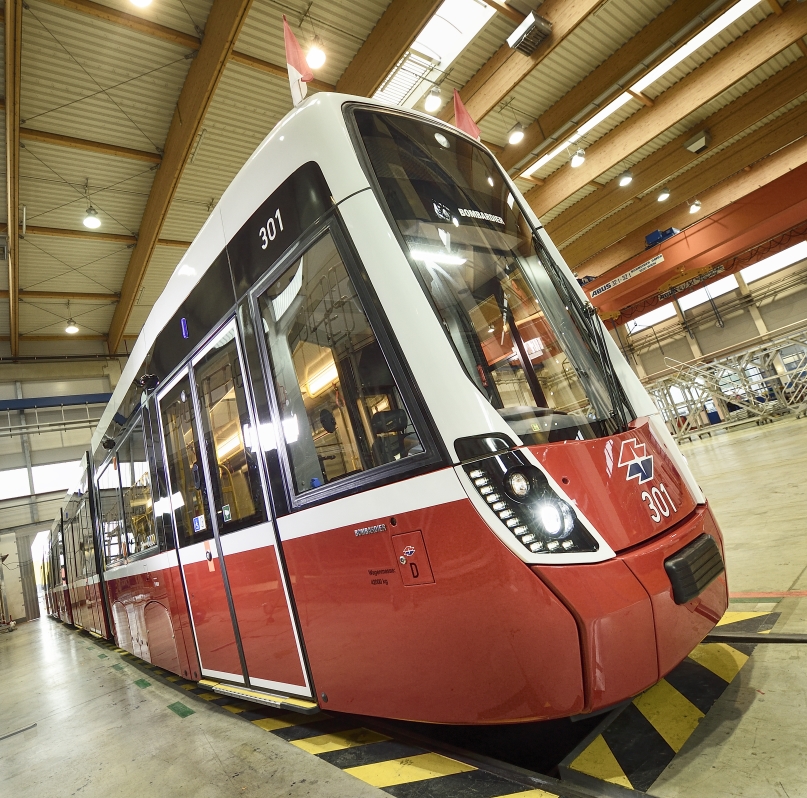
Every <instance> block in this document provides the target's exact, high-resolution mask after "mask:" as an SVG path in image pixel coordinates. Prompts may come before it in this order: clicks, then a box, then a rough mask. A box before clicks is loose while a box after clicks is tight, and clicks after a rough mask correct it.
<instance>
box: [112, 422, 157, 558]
mask: <svg viewBox="0 0 807 798" xmlns="http://www.w3.org/2000/svg"><path fill="white" fill-rule="evenodd" d="M118 469H119V471H120V481H121V490H122V497H123V516H124V520H125V522H126V536H127V540H128V541H129V556H131V555H133V554H138V553H140V552H141V551H145V550H146V549H150V548H152V547H153V546H156V545H157V535H156V532H155V529H154V512H153V507H152V501H153V500H152V495H151V473H150V470H149V464H148V460H147V459H146V448H145V443H144V440H143V424H142V421H138V422H137V424H136V425H135V427H134V429H133V430H132V434H131V435H129V437H128V438H127V439H126V440H125V441H124V442H123V444H121V447H120V449H119V450H118Z"/></svg>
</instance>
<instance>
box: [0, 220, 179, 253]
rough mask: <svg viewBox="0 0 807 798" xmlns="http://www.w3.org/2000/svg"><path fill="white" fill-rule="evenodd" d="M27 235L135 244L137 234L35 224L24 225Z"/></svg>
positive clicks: (162, 242)
mask: <svg viewBox="0 0 807 798" xmlns="http://www.w3.org/2000/svg"><path fill="white" fill-rule="evenodd" d="M7 230H8V225H7V224H6V223H5V222H0V233H5V232H6V231H7ZM25 233H26V235H27V236H52V237H55V238H81V239H83V240H85V241H106V242H109V243H111V244H136V243H137V236H132V235H123V234H121V233H91V232H90V231H89V230H73V229H70V228H65V227H38V226H37V225H32V224H29V225H26V229H25ZM190 245H191V244H190V241H176V240H173V239H170V238H159V239H157V246H158V247H175V248H176V249H187V248H188V247H189V246H190Z"/></svg>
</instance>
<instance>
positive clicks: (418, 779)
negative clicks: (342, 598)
mask: <svg viewBox="0 0 807 798" xmlns="http://www.w3.org/2000/svg"><path fill="white" fill-rule="evenodd" d="M99 643H100V644H101V645H103V646H105V647H106V648H108V649H110V650H111V651H113V652H115V653H117V654H120V655H121V657H123V658H124V659H126V661H127V662H129V663H130V664H131V665H134V666H136V667H138V668H142V669H144V670H146V671H148V672H149V673H150V674H151V675H153V676H157V677H158V678H160V679H161V680H165V681H167V682H169V683H171V684H172V685H173V686H174V687H176V688H179V689H181V690H184V691H186V693H187V694H188V695H193V696H195V697H196V698H199V699H201V700H203V701H205V702H207V703H209V704H213V705H216V706H219V707H221V708H222V709H224V710H226V711H228V712H231V713H233V714H234V715H237V716H238V717H239V718H241V719H243V720H245V721H248V722H250V723H252V724H253V725H255V726H257V727H258V728H259V729H262V730H263V731H265V732H269V733H271V734H274V735H275V736H277V737H280V738H281V739H283V740H285V741H286V742H288V743H289V744H291V745H293V746H295V747H296V748H299V749H300V750H302V751H305V752H307V753H309V754H312V755H314V756H316V757H318V758H319V759H323V760H325V761H326V762H328V763H330V764H331V765H333V766H334V767H337V768H339V769H340V770H343V771H345V773H349V774H350V775H351V776H354V777H355V778H357V779H359V780H360V781H363V782H365V783H366V784H370V785H371V786H373V787H377V788H379V789H381V790H383V791H384V792H386V793H389V794H390V795H393V796H396V797H397V798H460V796H462V797H463V798H465V796H473V798H499V796H502V797H503V796H514V798H515V797H516V796H517V798H558V793H557V792H547V791H546V790H542V789H530V788H528V787H525V786H524V785H523V784H520V783H517V782H514V781H511V780H509V779H506V778H504V777H502V776H499V775H498V774H495V773H491V772H489V771H487V770H483V769H481V768H478V767H475V766H474V765H471V764H468V763H466V762H461V761H459V760H458V759H452V758H451V757H448V756H444V755H443V754H440V753H438V752H436V751H430V750H429V749H428V748H426V747H422V746H419V745H413V744H410V743H409V742H406V741H402V740H395V739H394V738H392V737H390V736H388V735H386V734H383V733H381V732H379V731H375V730H372V729H366V728H363V727H362V726H361V725H357V722H356V720H355V719H351V718H350V717H348V716H334V715H330V714H328V713H327V712H316V713H315V714H307V715H306V714H301V713H300V712H289V711H285V710H283V709H274V708H272V707H267V706H261V705H259V704H255V703H253V702H250V701H246V700H241V699H238V698H233V697H229V696H222V695H220V694H218V693H214V692H212V691H211V688H210V683H207V682H204V683H199V682H192V681H188V680H187V679H183V678H182V677H181V676H177V675H176V674H172V673H168V672H166V671H164V670H163V669H161V668H159V667H157V666H155V665H152V664H150V663H148V662H144V661H143V660H141V659H139V658H138V657H135V656H134V655H133V654H131V653H130V652H128V651H125V650H123V649H120V648H117V647H116V646H114V645H113V644H111V643H108V642H107V641H99ZM175 711H176V710H175ZM178 714H180V713H178ZM181 716H182V715H181Z"/></svg>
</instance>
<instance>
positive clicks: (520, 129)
mask: <svg viewBox="0 0 807 798" xmlns="http://www.w3.org/2000/svg"><path fill="white" fill-rule="evenodd" d="M522 141H524V126H523V125H522V124H521V122H516V123H515V125H513V127H511V128H510V132H509V133H508V134H507V143H508V144H520V143H521V142H522Z"/></svg>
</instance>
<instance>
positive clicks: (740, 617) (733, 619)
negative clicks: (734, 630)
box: [717, 611, 771, 626]
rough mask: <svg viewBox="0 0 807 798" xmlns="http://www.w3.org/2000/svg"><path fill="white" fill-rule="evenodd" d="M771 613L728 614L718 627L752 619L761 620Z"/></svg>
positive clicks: (725, 614) (718, 623) (724, 615)
mask: <svg viewBox="0 0 807 798" xmlns="http://www.w3.org/2000/svg"><path fill="white" fill-rule="evenodd" d="M770 614H771V613H770V612H760V611H754V612H726V613H724V614H723V617H722V618H721V619H720V620H719V621H718V622H717V625H718V626H726V625H727V624H730V623H739V622H740V621H748V620H750V619H751V618H761V617H762V616H763V615H770Z"/></svg>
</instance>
